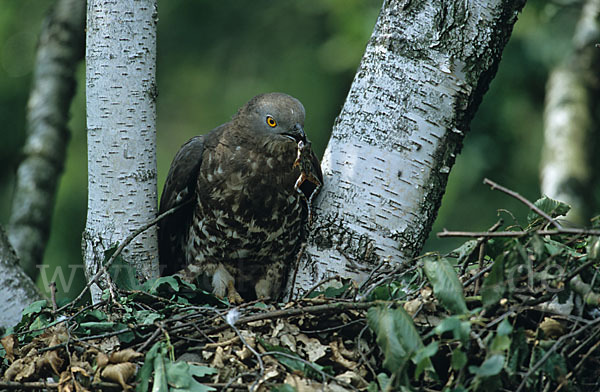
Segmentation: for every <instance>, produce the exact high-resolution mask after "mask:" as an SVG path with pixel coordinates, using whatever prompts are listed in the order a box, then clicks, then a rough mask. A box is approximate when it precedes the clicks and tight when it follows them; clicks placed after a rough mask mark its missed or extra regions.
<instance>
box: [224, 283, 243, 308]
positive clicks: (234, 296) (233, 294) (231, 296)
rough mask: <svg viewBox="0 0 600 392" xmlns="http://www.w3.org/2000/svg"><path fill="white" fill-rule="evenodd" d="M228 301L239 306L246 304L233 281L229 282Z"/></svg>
mask: <svg viewBox="0 0 600 392" xmlns="http://www.w3.org/2000/svg"><path fill="white" fill-rule="evenodd" d="M227 299H228V300H229V303H230V304H234V305H238V304H241V303H242V302H244V300H243V299H242V297H241V296H240V294H239V293H238V292H237V290H236V289H235V286H234V284H233V281H229V283H227Z"/></svg>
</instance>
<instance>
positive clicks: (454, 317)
mask: <svg viewBox="0 0 600 392" xmlns="http://www.w3.org/2000/svg"><path fill="white" fill-rule="evenodd" d="M530 204H531V206H532V207H531V208H532V213H531V214H530V216H529V217H528V218H527V222H528V223H527V225H524V226H521V225H519V224H518V222H516V220H515V221H513V222H512V224H511V225H508V226H504V225H503V223H502V222H498V223H497V224H496V225H494V226H493V227H492V228H491V229H490V230H489V231H487V232H482V233H461V232H452V233H451V232H444V233H442V235H443V236H464V237H470V239H469V240H467V241H466V242H465V243H464V244H463V245H462V246H461V247H459V248H458V249H456V250H455V251H454V252H452V253H451V254H449V255H446V256H445V257H442V256H440V255H437V254H428V255H424V256H421V257H420V258H417V259H415V260H413V261H412V262H411V263H407V264H404V265H391V264H388V263H385V262H383V263H381V264H380V265H379V266H377V267H376V268H374V270H373V273H372V274H371V276H370V277H369V281H368V282H366V284H362V285H361V286H360V287H361V289H362V291H361V290H359V289H358V286H357V285H356V284H355V283H354V282H350V281H345V280H343V279H328V280H327V281H324V282H321V283H320V284H318V285H317V286H315V287H314V289H313V290H311V291H310V292H309V293H308V295H306V296H305V297H303V298H298V299H296V300H294V301H292V302H290V303H287V304H274V303H269V302H251V303H246V304H244V305H242V306H238V307H232V306H229V305H228V304H227V303H225V302H222V301H220V300H218V299H216V298H214V297H213V296H212V295H210V294H208V293H206V292H203V291H201V290H197V289H195V287H194V286H193V285H190V284H187V283H184V282H182V281H181V280H179V279H178V278H177V277H164V278H160V279H158V280H156V281H153V282H147V283H146V284H145V285H144V286H143V287H139V288H138V289H136V290H127V291H123V290H122V291H113V294H112V296H111V295H110V294H109V293H107V294H106V296H105V298H106V299H105V301H103V302H101V303H99V304H96V305H93V306H92V305H89V306H87V307H83V308H79V309H75V308H72V307H71V308H69V307H66V308H65V309H64V310H63V311H61V312H56V311H53V310H52V307H50V306H47V304H46V303H45V302H39V303H35V304H33V305H32V306H30V307H29V308H28V309H26V310H25V312H24V317H23V320H22V321H21V323H20V324H19V325H18V326H17V327H15V329H14V330H13V331H12V332H11V333H10V334H9V335H7V336H6V337H4V338H3V339H2V345H3V347H4V351H3V352H2V353H1V354H2V358H3V360H2V365H1V373H0V374H2V375H3V379H2V380H3V381H1V382H0V389H2V388H8V389H29V390H31V389H48V390H50V389H58V390H60V391H72V390H77V391H82V390H110V389H115V390H121V389H125V390H129V389H132V388H136V389H137V390H139V391H145V390H148V389H149V388H150V387H152V388H153V390H174V391H175V390H177V391H183V390H194V391H205V390H211V389H213V388H214V389H218V390H256V391H317V390H333V391H336V390H340V391H342V390H358V391H367V390H368V391H378V390H382V391H388V390H390V391H391V390H432V391H442V390H456V391H459V390H473V391H477V390H486V391H494V390H498V391H508V390H510V391H560V390H564V391H590V390H600V366H599V365H600V350H598V348H599V346H600V339H599V337H600V317H598V314H599V312H598V305H599V304H600V295H599V294H598V292H599V289H598V287H599V286H600V284H599V283H598V279H597V274H598V266H599V263H598V258H597V253H598V248H599V247H600V244H599V242H598V235H599V234H600V232H598V231H597V230H593V229H592V230H575V229H566V228H564V227H563V226H561V225H560V224H559V223H557V221H556V219H555V217H556V216H559V215H561V214H564V213H565V210H568V208H567V206H565V205H564V204H562V203H559V202H556V201H553V200H550V199H547V198H545V199H541V200H539V201H538V202H536V203H535V204H532V203H530ZM511 219H514V217H511ZM359 299H360V300H359Z"/></svg>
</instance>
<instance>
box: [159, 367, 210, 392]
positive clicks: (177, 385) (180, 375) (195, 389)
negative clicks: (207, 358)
mask: <svg viewBox="0 0 600 392" xmlns="http://www.w3.org/2000/svg"><path fill="white" fill-rule="evenodd" d="M165 364H166V369H167V379H168V384H169V387H170V389H169V390H170V391H171V392H206V391H214V390H215V388H212V387H208V386H206V385H202V384H200V383H199V382H198V381H196V379H194V377H193V376H199V377H200V376H204V375H206V374H214V373H215V372H216V369H213V368H209V367H206V366H195V369H193V368H192V367H191V366H190V365H189V364H188V363H186V362H180V361H178V362H171V361H168V362H165ZM201 368H203V369H201Z"/></svg>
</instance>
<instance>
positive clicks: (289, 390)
mask: <svg viewBox="0 0 600 392" xmlns="http://www.w3.org/2000/svg"><path fill="white" fill-rule="evenodd" d="M375 390H376V391H377V389H375ZM271 392H298V391H297V390H296V388H294V387H293V386H291V385H289V384H281V385H276V386H274V387H273V388H271Z"/></svg>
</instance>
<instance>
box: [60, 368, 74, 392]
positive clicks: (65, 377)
mask: <svg viewBox="0 0 600 392" xmlns="http://www.w3.org/2000/svg"><path fill="white" fill-rule="evenodd" d="M71 381H73V376H72V375H71V372H69V371H68V370H65V371H64V372H62V373H61V374H60V378H59V380H58V392H72V391H73V390H74V387H73V385H72V384H71Z"/></svg>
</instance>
